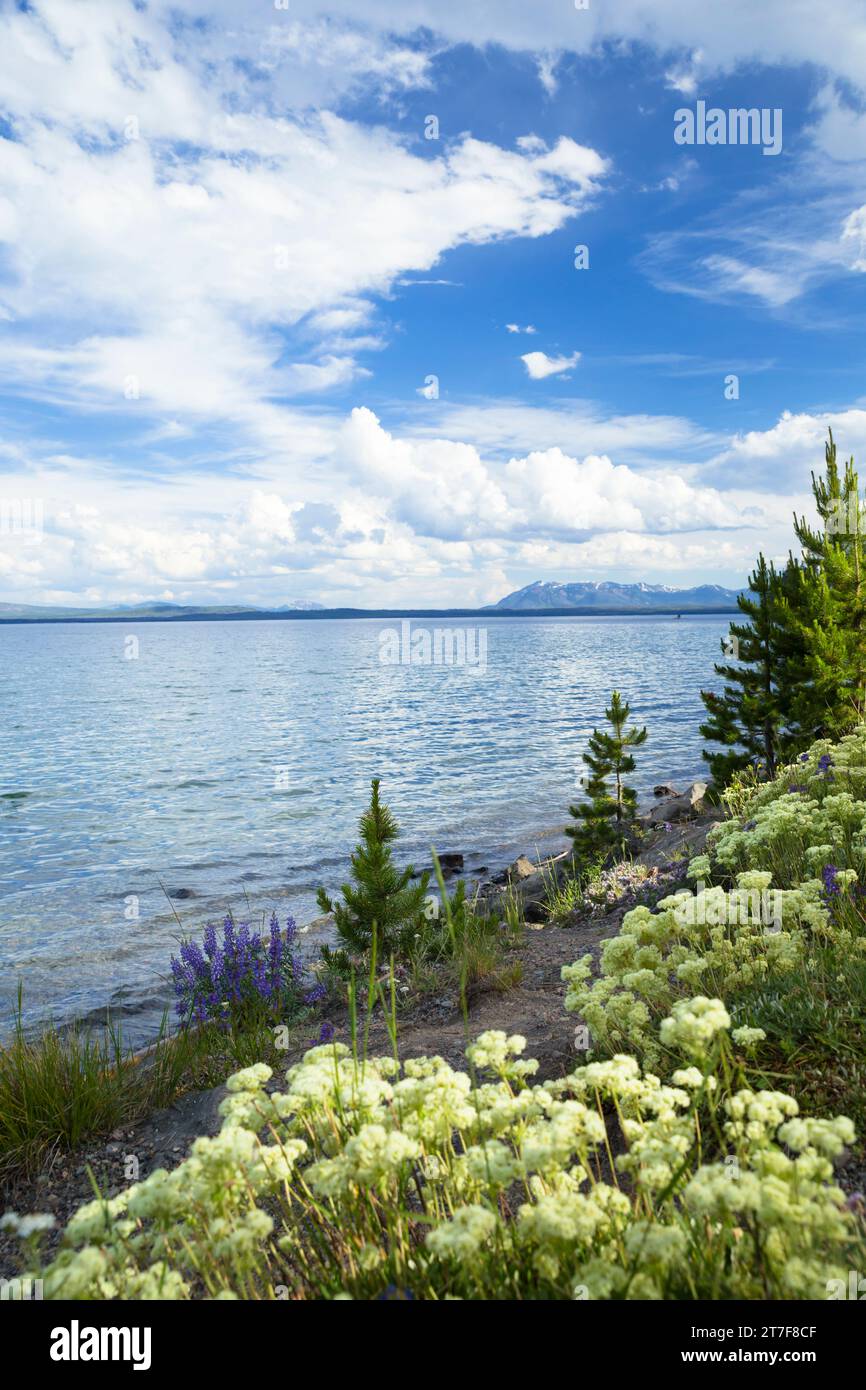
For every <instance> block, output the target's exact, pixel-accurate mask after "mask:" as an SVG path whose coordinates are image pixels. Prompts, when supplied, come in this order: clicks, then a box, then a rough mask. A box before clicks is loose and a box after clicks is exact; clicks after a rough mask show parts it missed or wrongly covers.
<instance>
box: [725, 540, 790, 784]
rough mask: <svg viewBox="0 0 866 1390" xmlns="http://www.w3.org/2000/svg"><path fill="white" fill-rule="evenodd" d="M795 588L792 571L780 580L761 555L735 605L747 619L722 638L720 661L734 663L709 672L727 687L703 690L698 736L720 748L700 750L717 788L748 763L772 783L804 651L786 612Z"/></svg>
mask: <svg viewBox="0 0 866 1390" xmlns="http://www.w3.org/2000/svg"><path fill="white" fill-rule="evenodd" d="M793 563H794V562H793V561H792V562H791V564H793ZM789 568H790V566H789ZM795 589H796V584H795V577H794V575H793V573H792V574H791V575H789V574H788V570H786V571H785V572H784V574H783V575H779V574H778V573H777V572H776V569H775V568H774V566H773V565H772V564H769V565H768V564H767V561H766V560H765V559H764V556H763V555H759V556H758V563H757V565H756V567H755V569H754V571H753V572H752V574H750V575H749V592H748V594H740V596H739V597H738V599H737V607H738V608H739V610H740V612H741V613H742V614H743V615H744V617H745V618H746V619H747V621H746V622H740V623H731V626H730V630H729V634H728V636H727V637H726V638H723V639H722V651H723V653H724V655H725V656H727V657H729V658H733V661H734V662H735V663H736V664H731V662H730V661H728V662H725V663H717V664H716V666H715V667H714V670H715V672H716V675H718V676H721V677H722V679H723V681H724V682H725V684H724V687H723V690H722V692H721V694H718V693H717V692H715V691H712V690H702V691H701V699H702V700H703V702H704V705H705V706H706V708H707V713H708V715H709V718H708V719H707V720H706V722H705V723H704V724H702V725H701V733H702V734H703V736H704V738H706V739H709V740H710V741H711V742H714V743H720V744H721V745H722V749H723V750H724V751H714V750H711V749H704V758H705V759H706V761H707V762H708V763H709V765H710V772H711V774H712V777H713V781H714V782H715V783H716V784H717V785H718V786H724V785H725V784H726V783H727V781H728V780H729V778H730V776H731V773H733V772H734V771H736V770H737V768H741V767H744V766H745V765H746V763H748V762H749V761H754V762H756V763H760V764H761V765H762V767H763V768H764V769H765V770H766V775H767V776H768V777H772V776H773V775H774V773H775V770H776V766H777V763H778V761H779V757H780V754H781V753H782V752H783V751H784V750H785V749H786V748H787V744H788V742H789V736H788V723H789V715H790V698H789V697H790V689H791V687H790V681H789V680H788V679H787V677H788V676H790V674H791V672H792V671H793V670H795V669H796V667H797V664H798V658H799V657H801V653H802V643H798V641H797V639H796V635H795V629H794V624H793V622H792V619H791V617H790V614H789V612H788V606H789V605H790V602H791V600H792V597H793V595H794V592H795Z"/></svg>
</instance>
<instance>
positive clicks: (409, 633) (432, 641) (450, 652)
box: [379, 618, 487, 675]
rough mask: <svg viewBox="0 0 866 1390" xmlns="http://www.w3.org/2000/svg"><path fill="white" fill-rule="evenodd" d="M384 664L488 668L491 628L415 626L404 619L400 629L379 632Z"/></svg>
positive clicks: (472, 669)
mask: <svg viewBox="0 0 866 1390" xmlns="http://www.w3.org/2000/svg"><path fill="white" fill-rule="evenodd" d="M379 664H380V665H381V666H460V667H464V668H465V669H466V670H470V671H478V672H480V673H481V674H482V675H483V674H484V672H485V671H486V670H487V629H486V628H484V627H477V628H476V627H436V628H433V629H432V631H431V629H430V628H426V627H416V628H413V627H412V624H411V622H410V621H409V619H408V618H404V619H403V621H402V622H401V624H400V627H399V629H398V628H396V627H386V628H384V629H383V630H382V631H381V632H380V633H379Z"/></svg>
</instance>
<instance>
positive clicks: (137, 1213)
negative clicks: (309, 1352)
mask: <svg viewBox="0 0 866 1390" xmlns="http://www.w3.org/2000/svg"><path fill="white" fill-rule="evenodd" d="M728 1027H729V1019H728V1015H727V1011H726V1010H725V1007H724V1005H723V1004H722V1003H721V1001H720V1000H718V999H714V998H707V997H702V996H699V997H697V998H693V999H681V1000H678V1001H676V1002H675V1005H674V1008H673V1010H672V1012H671V1014H670V1015H669V1016H668V1017H667V1018H666V1019H664V1020H663V1021H662V1024H661V1030H662V1032H663V1034H665V1036H667V1037H668V1039H669V1041H670V1043H671V1045H674V1046H676V1047H677V1048H679V1049H680V1050H681V1051H684V1052H685V1053H686V1054H687V1056H688V1057H689V1058H690V1059H691V1060H690V1062H689V1065H687V1066H685V1067H681V1068H680V1069H679V1070H677V1071H676V1072H675V1073H674V1075H673V1077H672V1079H671V1081H670V1082H669V1083H666V1082H663V1081H662V1080H661V1079H660V1078H659V1076H657V1075H655V1074H654V1073H653V1072H650V1071H644V1070H642V1069H641V1067H640V1065H639V1064H638V1062H637V1060H636V1059H635V1058H634V1057H633V1056H628V1055H624V1054H619V1055H616V1056H614V1057H612V1058H610V1059H608V1060H606V1061H595V1062H590V1063H588V1064H587V1065H585V1066H580V1067H577V1068H576V1069H575V1070H574V1071H573V1072H572V1073H571V1074H570V1075H569V1076H566V1077H564V1078H563V1079H562V1080H559V1081H550V1082H546V1083H544V1084H543V1085H534V1084H529V1083H528V1082H527V1081H526V1077H527V1076H528V1075H530V1073H531V1070H532V1069H531V1067H529V1066H527V1065H526V1064H525V1063H523V1060H522V1058H521V1054H522V1052H523V1050H524V1047H525V1042H524V1039H522V1038H519V1037H507V1036H506V1035H505V1034H504V1033H500V1032H495V1031H491V1032H488V1033H485V1034H484V1035H482V1037H480V1038H479V1039H478V1040H477V1042H476V1043H475V1044H473V1045H472V1046H471V1048H470V1049H469V1051H470V1053H471V1057H472V1063H473V1066H474V1068H475V1069H476V1073H478V1074H479V1075H477V1078H476V1081H475V1083H473V1080H472V1079H471V1078H470V1076H469V1075H468V1074H467V1073H466V1072H462V1071H456V1070H454V1069H453V1068H452V1067H451V1066H449V1065H448V1064H447V1063H446V1062H445V1061H444V1060H443V1059H442V1058H441V1057H424V1058H419V1059H416V1060H410V1061H407V1062H406V1063H405V1064H404V1065H403V1066H402V1067H401V1066H399V1065H398V1063H397V1062H395V1061H394V1060H393V1059H390V1058H373V1059H367V1060H366V1061H359V1060H357V1059H356V1058H354V1057H353V1056H351V1055H350V1054H349V1053H348V1051H347V1049H346V1048H345V1047H343V1046H340V1045H331V1046H328V1047H318V1048H314V1049H313V1050H312V1051H310V1052H308V1053H307V1055H306V1056H305V1057H304V1059H303V1061H301V1062H300V1063H298V1064H297V1065H296V1066H293V1067H292V1068H291V1069H290V1070H289V1072H288V1074H287V1078H286V1087H285V1089H284V1090H281V1091H272V1090H269V1089H268V1088H269V1086H270V1085H271V1082H272V1077H271V1073H270V1071H269V1069H268V1068H267V1067H261V1066H260V1067H254V1068H248V1069H247V1070H246V1071H244V1072H240V1073H238V1074H237V1075H236V1076H234V1077H232V1078H231V1080H230V1082H229V1088H228V1089H229V1094H228V1096H227V1098H226V1100H225V1101H224V1102H223V1105H222V1113H223V1125H222V1130H221V1132H220V1133H219V1134H218V1135H217V1136H215V1137H214V1138H202V1139H199V1140H197V1141H196V1142H195V1144H194V1146H193V1149H192V1152H191V1153H190V1156H189V1157H188V1158H187V1159H186V1160H185V1162H183V1163H182V1164H181V1165H180V1166H179V1167H178V1168H177V1169H175V1170H174V1171H173V1172H171V1173H167V1172H164V1171H159V1172H156V1173H153V1174H151V1175H150V1176H149V1177H148V1178H146V1179H145V1180H144V1181H143V1182H141V1183H138V1184H136V1185H135V1186H133V1187H131V1188H130V1189H129V1190H128V1191H126V1192H124V1193H122V1194H121V1195H120V1196H118V1197H115V1198H113V1199H111V1200H109V1201H104V1202H103V1201H97V1202H92V1203H89V1204H88V1205H87V1206H86V1207H83V1208H82V1209H81V1211H79V1212H78V1213H77V1214H76V1216H75V1217H73V1219H72V1221H71V1222H70V1223H69V1226H68V1227H67V1230H66V1234H65V1241H64V1248H63V1249H62V1250H61V1253H60V1254H59V1255H58V1257H57V1258H56V1259H55V1260H54V1262H53V1263H52V1264H51V1265H50V1266H49V1267H48V1268H47V1269H46V1270H45V1271H44V1272H43V1275H42V1277H43V1279H44V1292H45V1296H46V1297H47V1298H60V1299H65V1298H71V1299H88V1298H99V1299H102V1298H136V1299H147V1298H191V1297H195V1296H202V1295H205V1296H209V1297H212V1298H232V1297H241V1298H255V1297H261V1298H269V1297H270V1298H276V1297H319V1298H321V1297H325V1298H344V1297H347V1296H348V1297H353V1298H375V1297H388V1296H392V1295H393V1294H394V1292H395V1291H396V1295H397V1296H400V1297H407V1296H411V1297H428V1298H449V1297H451V1298H454V1297H457V1298H524V1297H526V1298H529V1297H531V1298H538V1297H551V1298H553V1297H560V1298H586V1297H589V1298H611V1297H617V1298H706V1297H740V1298H750V1297H765V1296H767V1295H768V1293H769V1295H770V1296H775V1297H803V1296H817V1294H816V1291H817V1290H819V1288H823V1287H824V1285H825V1284H826V1280H827V1279H828V1278H834V1277H844V1271H845V1269H846V1267H847V1264H848V1263H849V1262H850V1260H851V1259H855V1258H856V1256H855V1255H853V1254H852V1249H853V1248H854V1247H853V1242H855V1240H856V1234H855V1227H854V1224H853V1218H852V1217H851V1216H850V1214H849V1213H847V1212H846V1211H845V1209H844V1201H843V1197H842V1194H841V1193H840V1192H839V1191H838V1190H837V1189H836V1188H835V1187H834V1186H833V1183H832V1158H833V1156H834V1155H835V1154H837V1153H838V1151H839V1149H840V1148H841V1146H842V1145H844V1144H847V1143H850V1141H851V1139H852V1137H853V1135H852V1128H851V1125H850V1122H849V1121H847V1120H845V1119H835V1120H815V1119H810V1118H804V1117H801V1116H800V1115H799V1110H798V1106H797V1103H796V1101H794V1100H792V1099H791V1098H790V1097H789V1096H785V1095H782V1094H780V1093H777V1092H760V1091H758V1092H753V1091H749V1090H746V1089H743V1088H741V1089H739V1090H738V1091H736V1092H735V1093H734V1094H730V1093H727V1094H726V1093H725V1088H724V1086H723V1085H722V1084H721V1082H720V1076H721V1075H722V1073H721V1072H719V1073H717V1074H716V1073H713V1071H712V1070H711V1063H710V1057H711V1055H712V1056H718V1055H721V1054H720V1049H722V1051H723V1050H724V1048H726V1047H728V1046H729V1045H728V1044H727V1042H726V1039H727V1031H728ZM723 1060H724V1061H725V1072H724V1074H725V1075H727V1074H728V1070H729V1068H730V1067H731V1066H732V1065H734V1063H733V1058H732V1055H731V1054H730V1051H728V1052H727V1053H724V1059H723ZM517 1062H520V1063H521V1065H520V1066H519V1068H518V1070H517V1071H516V1072H515V1070H514V1068H515V1064H516V1063H517ZM705 1152H709V1154H710V1155H711V1156H712V1157H713V1158H714V1159H719V1158H720V1155H722V1154H726V1155H727V1158H726V1159H725V1161H712V1162H705V1161H704V1154H705ZM614 1153H616V1154H618V1157H617V1158H616V1160H615V1161H614V1160H613V1154H614ZM620 1174H623V1175H624V1176H625V1178H626V1183H625V1185H624V1186H622V1187H621V1186H620V1184H619V1175H620ZM758 1222H760V1223H761V1226H760V1230H761V1238H760V1240H759V1241H756V1240H754V1239H752V1238H751V1237H750V1236H748V1234H744V1233H748V1232H749V1231H751V1229H752V1227H753V1225H754V1227H755V1229H756V1230H757V1229H758V1226H757V1223H758ZM768 1223H770V1224H768ZM389 1291H390V1292H389Z"/></svg>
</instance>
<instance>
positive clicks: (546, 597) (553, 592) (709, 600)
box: [491, 579, 737, 613]
mask: <svg viewBox="0 0 866 1390" xmlns="http://www.w3.org/2000/svg"><path fill="white" fill-rule="evenodd" d="M736 606H737V591H736V590H735V589H723V588H722V587H721V585H719V584H701V585H699V586H698V587H697V588H695V589H674V588H672V587H671V586H670V585H669V584H644V583H639V584H617V583H616V581H615V580H610V579H605V580H578V581H577V582H576V583H573V584H558V583H556V581H555V580H550V579H536V581H535V583H534V584H527V585H526V586H525V587H524V588H523V589H517V590H516V591H515V592H514V593H513V594H507V595H506V597H505V598H501V599H500V600H499V602H498V603H494V604H492V605H491V609H492V611H493V612H500V611H502V610H508V611H511V612H517V613H521V612H529V611H535V612H538V610H539V609H545V608H581V609H588V608H589V609H596V610H597V611H599V612H602V611H604V610H608V611H610V610H611V609H614V608H615V609H618V610H619V611H622V610H623V609H625V610H631V609H634V610H635V611H639V610H641V609H649V608H655V609H661V610H663V611H664V612H668V611H671V612H687V611H688V610H689V609H696V608H702V609H707V608H709V609H714V608H715V609H719V610H727V609H732V608H736Z"/></svg>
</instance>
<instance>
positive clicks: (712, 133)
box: [674, 101, 782, 154]
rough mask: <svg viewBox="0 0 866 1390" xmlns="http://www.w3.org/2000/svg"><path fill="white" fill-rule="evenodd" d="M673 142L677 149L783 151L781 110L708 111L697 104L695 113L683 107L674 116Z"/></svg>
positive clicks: (734, 108)
mask: <svg viewBox="0 0 866 1390" xmlns="http://www.w3.org/2000/svg"><path fill="white" fill-rule="evenodd" d="M674 141H675V143H676V144H677V145H761V146H763V153H764V154H779V153H780V152H781V149H782V110H781V107H779V106H775V107H769V106H761V107H757V106H751V107H748V108H747V107H745V106H732V107H731V108H730V109H729V110H727V111H724V110H722V108H721V107H720V106H710V107H707V103H706V102H705V101H698V102H697V103H696V105H695V109H694V110H692V108H691V107H690V106H681V107H680V108H679V110H678V111H675V112H674Z"/></svg>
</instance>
